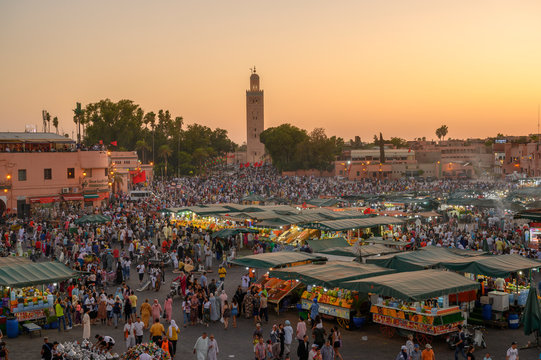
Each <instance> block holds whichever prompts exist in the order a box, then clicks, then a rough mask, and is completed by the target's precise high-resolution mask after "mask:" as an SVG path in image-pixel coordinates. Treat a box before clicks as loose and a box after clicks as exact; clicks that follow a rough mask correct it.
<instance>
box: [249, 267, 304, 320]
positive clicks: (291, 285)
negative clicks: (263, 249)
mask: <svg viewBox="0 0 541 360" xmlns="http://www.w3.org/2000/svg"><path fill="white" fill-rule="evenodd" d="M256 284H258V285H259V286H261V287H264V288H265V289H266V290H267V294H268V299H267V301H268V303H269V305H272V306H273V307H274V310H275V311H276V314H279V313H280V303H281V302H282V300H284V299H285V298H286V296H288V295H290V294H291V292H292V291H293V290H295V289H296V288H298V287H300V286H302V283H300V282H298V281H295V280H281V279H278V278H275V277H270V276H268V275H267V274H265V275H263V276H262V277H261V279H259V281H258V282H257V283H256Z"/></svg>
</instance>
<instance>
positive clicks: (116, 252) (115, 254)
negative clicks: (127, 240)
mask: <svg viewBox="0 0 541 360" xmlns="http://www.w3.org/2000/svg"><path fill="white" fill-rule="evenodd" d="M113 257H114V258H115V259H118V258H119V257H120V252H119V251H118V249H114V250H113Z"/></svg>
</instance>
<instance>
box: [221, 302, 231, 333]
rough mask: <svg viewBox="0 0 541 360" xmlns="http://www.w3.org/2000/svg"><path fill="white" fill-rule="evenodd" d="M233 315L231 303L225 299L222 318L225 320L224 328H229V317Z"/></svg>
mask: <svg viewBox="0 0 541 360" xmlns="http://www.w3.org/2000/svg"><path fill="white" fill-rule="evenodd" d="M230 316H231V309H229V304H228V303H227V300H225V301H224V306H223V308H222V319H223V320H224V330H227V328H228V327H229V317H230Z"/></svg>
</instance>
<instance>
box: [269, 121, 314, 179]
mask: <svg viewBox="0 0 541 360" xmlns="http://www.w3.org/2000/svg"><path fill="white" fill-rule="evenodd" d="M259 139H260V140H261V142H262V143H263V144H264V145H265V150H266V151H267V153H268V154H269V156H270V157H271V159H272V163H273V164H274V166H275V167H276V168H277V169H278V171H284V170H285V171H287V170H296V168H295V166H294V164H295V162H297V161H298V156H297V157H296V155H298V154H297V147H298V146H301V145H300V144H302V143H303V142H305V141H307V140H308V134H307V133H306V130H302V129H299V128H298V127H296V126H293V125H291V124H282V125H280V126H277V127H271V128H268V129H266V130H265V131H263V132H262V133H261V134H260V136H259ZM297 166H298V165H297Z"/></svg>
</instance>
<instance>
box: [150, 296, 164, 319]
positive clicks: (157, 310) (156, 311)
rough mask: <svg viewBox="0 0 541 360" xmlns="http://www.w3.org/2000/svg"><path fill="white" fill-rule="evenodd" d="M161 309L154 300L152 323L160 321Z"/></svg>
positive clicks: (156, 300)
mask: <svg viewBox="0 0 541 360" xmlns="http://www.w3.org/2000/svg"><path fill="white" fill-rule="evenodd" d="M162 311H163V310H162V307H161V305H160V304H159V303H158V299H154V304H152V321H154V322H156V319H158V320H160V315H161V314H162Z"/></svg>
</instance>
